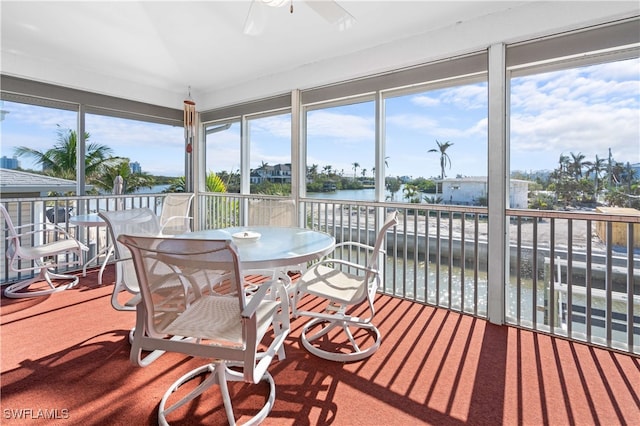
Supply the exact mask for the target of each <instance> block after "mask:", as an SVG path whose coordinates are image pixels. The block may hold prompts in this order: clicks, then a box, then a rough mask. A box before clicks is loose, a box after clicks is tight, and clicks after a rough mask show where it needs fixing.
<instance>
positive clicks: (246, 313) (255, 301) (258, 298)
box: [240, 284, 271, 318]
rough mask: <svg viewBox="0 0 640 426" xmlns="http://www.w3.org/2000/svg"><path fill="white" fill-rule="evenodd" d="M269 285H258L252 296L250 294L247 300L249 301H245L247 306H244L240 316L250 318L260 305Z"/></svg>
mask: <svg viewBox="0 0 640 426" xmlns="http://www.w3.org/2000/svg"><path fill="white" fill-rule="evenodd" d="M269 287H271V286H269V285H264V284H263V285H261V286H260V287H258V290H257V291H256V292H255V293H253V296H251V299H250V300H249V303H247V306H245V308H244V310H243V311H242V312H241V313H240V315H241V316H242V318H251V317H252V316H253V315H255V313H256V310H257V309H258V306H260V303H262V301H263V300H264V298H265V296H266V295H267V291H268V290H269Z"/></svg>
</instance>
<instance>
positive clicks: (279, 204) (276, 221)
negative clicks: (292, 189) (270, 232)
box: [249, 200, 298, 226]
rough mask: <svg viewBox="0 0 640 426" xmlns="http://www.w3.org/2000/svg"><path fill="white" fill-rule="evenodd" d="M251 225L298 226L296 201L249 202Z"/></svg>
mask: <svg viewBox="0 0 640 426" xmlns="http://www.w3.org/2000/svg"><path fill="white" fill-rule="evenodd" d="M249 225H253V226H297V225H298V221H297V218H296V204H295V201H294V200H249Z"/></svg>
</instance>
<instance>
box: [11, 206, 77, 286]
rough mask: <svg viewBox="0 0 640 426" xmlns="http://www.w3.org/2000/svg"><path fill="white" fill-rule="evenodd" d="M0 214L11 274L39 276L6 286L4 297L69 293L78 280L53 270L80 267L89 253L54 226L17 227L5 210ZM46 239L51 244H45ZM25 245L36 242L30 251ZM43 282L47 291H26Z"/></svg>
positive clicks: (49, 224) (75, 277)
mask: <svg viewBox="0 0 640 426" xmlns="http://www.w3.org/2000/svg"><path fill="white" fill-rule="evenodd" d="M0 211H1V212H2V216H3V217H4V221H5V223H6V229H5V232H6V233H7V234H8V237H7V239H8V241H9V242H8V244H7V250H6V253H5V255H6V256H7V259H8V261H9V268H10V270H11V271H13V272H35V271H38V275H36V276H34V277H33V278H30V279H27V280H24V281H20V282H18V283H15V284H11V285H9V286H8V287H7V288H6V289H5V290H4V295H5V296H6V297H10V298H25V297H35V296H45V295H48V294H52V293H57V292H59V291H63V290H67V289H70V288H72V287H74V286H75V285H76V284H78V280H79V278H78V277H77V276H75V275H66V274H58V273H55V272H53V270H55V269H57V268H60V267H67V266H74V265H77V266H82V264H83V261H84V259H83V255H82V253H83V252H84V251H88V250H89V248H88V247H87V246H85V245H84V244H82V243H81V242H79V241H78V240H76V239H75V238H73V237H72V236H71V235H69V234H68V233H67V232H66V231H65V230H64V229H63V228H61V227H60V226H58V225H56V224H51V223H31V224H28V225H22V226H17V227H16V226H14V225H13V222H12V220H11V216H9V212H8V211H7V209H6V208H5V207H4V206H0ZM47 239H49V240H50V241H49V242H44V241H46V240H47ZM24 241H30V242H31V244H34V242H35V244H34V245H32V246H31V247H29V246H25V245H24V244H23V242H24ZM39 241H43V242H42V243H40V242H39ZM61 258H63V259H61ZM24 264H26V265H24ZM23 265H24V266H23ZM53 280H67V281H69V282H67V283H66V284H58V285H55V284H54V283H53ZM42 281H46V282H47V284H48V286H49V288H45V289H35V290H34V289H31V290H30V289H29V287H30V286H31V285H32V284H34V283H37V282H42Z"/></svg>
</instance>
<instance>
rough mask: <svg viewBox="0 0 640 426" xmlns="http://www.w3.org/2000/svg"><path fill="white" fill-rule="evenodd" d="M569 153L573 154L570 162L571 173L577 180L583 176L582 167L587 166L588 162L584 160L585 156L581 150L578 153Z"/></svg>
mask: <svg viewBox="0 0 640 426" xmlns="http://www.w3.org/2000/svg"><path fill="white" fill-rule="evenodd" d="M569 154H571V163H570V164H569V168H570V169H571V173H572V175H573V176H574V177H575V178H576V179H577V180H580V178H581V177H582V169H583V168H584V167H585V166H587V162H585V161H584V158H585V156H584V154H582V153H581V152H579V153H577V154H574V153H573V152H570V153H569Z"/></svg>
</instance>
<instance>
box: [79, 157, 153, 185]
mask: <svg viewBox="0 0 640 426" xmlns="http://www.w3.org/2000/svg"><path fill="white" fill-rule="evenodd" d="M112 159H113V160H116V159H117V160H118V162H117V163H116V164H114V165H105V166H104V167H103V170H102V172H101V173H100V176H99V178H98V177H96V178H94V179H91V184H93V185H94V186H96V187H97V188H99V189H102V190H104V191H111V190H112V189H113V181H114V180H115V178H116V177H118V176H122V179H123V180H124V185H123V186H122V193H123V194H133V193H134V192H136V191H137V190H139V189H141V188H152V187H153V185H155V179H154V178H153V176H151V175H149V174H148V173H131V167H130V166H129V159H128V158H115V157H114V158H112Z"/></svg>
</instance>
